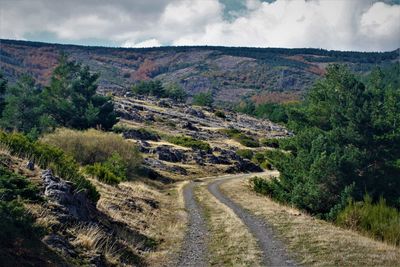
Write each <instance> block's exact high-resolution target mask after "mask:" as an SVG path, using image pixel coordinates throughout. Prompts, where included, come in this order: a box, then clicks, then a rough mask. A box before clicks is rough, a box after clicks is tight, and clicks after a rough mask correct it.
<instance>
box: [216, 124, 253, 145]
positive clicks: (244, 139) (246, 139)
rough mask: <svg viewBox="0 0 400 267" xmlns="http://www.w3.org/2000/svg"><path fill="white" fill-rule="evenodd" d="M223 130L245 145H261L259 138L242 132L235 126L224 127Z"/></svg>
mask: <svg viewBox="0 0 400 267" xmlns="http://www.w3.org/2000/svg"><path fill="white" fill-rule="evenodd" d="M221 132H222V133H224V134H226V135H228V136H229V137H230V138H232V139H234V140H236V141H238V142H239V143H240V144H241V145H243V146H247V147H259V146H260V143H259V142H258V140H256V139H254V138H253V137H251V136H248V135H246V134H244V133H242V132H241V131H240V130H238V129H235V128H228V129H222V130H221Z"/></svg>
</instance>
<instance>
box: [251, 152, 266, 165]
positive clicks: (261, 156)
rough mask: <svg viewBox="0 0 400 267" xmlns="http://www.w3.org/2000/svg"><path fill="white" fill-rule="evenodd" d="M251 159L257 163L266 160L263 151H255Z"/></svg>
mask: <svg viewBox="0 0 400 267" xmlns="http://www.w3.org/2000/svg"><path fill="white" fill-rule="evenodd" d="M251 160H252V161H253V162H254V163H256V164H261V163H263V162H264V161H265V156H264V153H261V152H257V153H255V154H254V155H253V157H252V159H251Z"/></svg>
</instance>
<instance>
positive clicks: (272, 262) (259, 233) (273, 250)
mask: <svg viewBox="0 0 400 267" xmlns="http://www.w3.org/2000/svg"><path fill="white" fill-rule="evenodd" d="M235 178H236V179H237V178H241V176H238V177H235ZM229 179H234V178H233V177H232V178H227V179H220V180H217V181H214V182H211V183H210V184H209V185H208V190H209V191H210V192H211V194H213V195H214V196H215V197H216V198H217V199H218V200H219V201H221V202H222V203H223V204H225V205H226V206H228V207H229V208H231V209H232V210H233V211H234V212H235V214H236V215H237V216H238V217H239V218H240V219H241V220H242V221H243V223H244V224H245V225H246V226H247V227H248V228H249V229H250V232H251V233H252V234H253V235H254V236H255V237H256V239H257V242H258V244H259V246H260V248H261V250H262V252H263V264H265V265H266V266H296V264H295V263H294V261H292V260H290V258H289V256H288V255H287V253H286V249H285V247H284V245H283V244H282V243H281V242H280V241H279V240H277V239H276V238H275V237H274V236H275V235H274V233H273V230H272V228H271V227H270V226H269V225H267V224H266V222H265V221H264V220H262V219H260V218H258V217H256V216H254V215H252V214H250V213H248V212H247V211H246V210H244V209H243V208H242V207H241V206H239V205H238V204H236V203H234V202H233V201H232V200H231V199H229V198H228V197H226V196H225V195H223V194H222V193H221V191H220V190H219V185H220V184H222V183H224V182H227V181H228V180H229Z"/></svg>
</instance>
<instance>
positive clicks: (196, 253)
mask: <svg viewBox="0 0 400 267" xmlns="http://www.w3.org/2000/svg"><path fill="white" fill-rule="evenodd" d="M195 186H196V183H195V182H191V183H189V184H188V185H187V186H185V188H184V189H183V197H184V200H185V208H186V211H187V212H188V214H189V226H188V229H187V232H186V237H185V240H184V241H183V250H182V252H181V254H180V256H179V259H178V266H182V267H186V266H196V267H202V266H207V262H208V261H207V226H206V221H205V219H204V216H203V213H202V210H201V208H200V207H199V205H198V204H197V202H196V200H195V198H194V194H193V188H194V187H195Z"/></svg>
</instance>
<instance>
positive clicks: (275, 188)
mask: <svg viewBox="0 0 400 267" xmlns="http://www.w3.org/2000/svg"><path fill="white" fill-rule="evenodd" d="M250 184H251V186H252V188H253V190H254V191H256V192H257V193H260V194H263V195H266V196H268V197H272V198H274V199H275V200H277V201H279V202H285V201H286V199H287V195H286V192H285V190H284V189H283V188H282V187H281V185H280V184H279V180H278V179H277V178H275V177H273V178H271V179H265V178H261V177H257V176H255V177H253V178H251V179H250Z"/></svg>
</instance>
